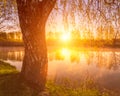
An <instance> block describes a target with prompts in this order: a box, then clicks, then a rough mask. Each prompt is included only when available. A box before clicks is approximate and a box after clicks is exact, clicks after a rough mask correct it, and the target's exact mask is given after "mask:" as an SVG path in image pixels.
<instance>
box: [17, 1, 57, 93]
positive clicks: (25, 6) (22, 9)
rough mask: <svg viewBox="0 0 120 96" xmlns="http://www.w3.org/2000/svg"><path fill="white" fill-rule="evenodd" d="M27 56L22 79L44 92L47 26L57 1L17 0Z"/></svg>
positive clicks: (46, 60)
mask: <svg viewBox="0 0 120 96" xmlns="http://www.w3.org/2000/svg"><path fill="white" fill-rule="evenodd" d="M16 1H17V7H18V15H19V21H20V27H21V31H22V34H23V40H24V46H25V56H24V60H23V66H22V71H21V77H22V78H24V79H25V81H27V83H28V84H29V86H32V87H33V88H35V89H37V90H38V91H40V90H43V89H44V87H45V82H46V75H47V66H48V65H47V63H48V59H47V47H46V40H45V25H46V21H47V19H48V16H49V14H50V12H51V11H52V9H53V7H54V5H55V3H56V0H16Z"/></svg>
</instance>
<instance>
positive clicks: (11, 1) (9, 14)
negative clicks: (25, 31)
mask: <svg viewBox="0 0 120 96" xmlns="http://www.w3.org/2000/svg"><path fill="white" fill-rule="evenodd" d="M15 8H16V5H15V0H0V31H8V30H10V29H11V28H12V29H13V28H14V27H15V24H14V23H15V22H16V17H14V15H15V13H16V12H15ZM13 25H14V26H13Z"/></svg>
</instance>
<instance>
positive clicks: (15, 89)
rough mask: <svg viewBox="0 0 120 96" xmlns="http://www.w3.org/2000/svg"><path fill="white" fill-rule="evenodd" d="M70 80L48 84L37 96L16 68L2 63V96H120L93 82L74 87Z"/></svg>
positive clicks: (0, 81)
mask: <svg viewBox="0 0 120 96" xmlns="http://www.w3.org/2000/svg"><path fill="white" fill-rule="evenodd" d="M70 83H72V82H70V81H69V80H67V79H66V80H65V82H64V84H62V85H60V84H57V83H55V82H53V81H48V82H47V83H46V90H45V91H43V92H42V93H40V94H39V95H37V92H35V91H34V90H33V89H32V88H30V87H28V86H27V85H25V84H24V83H23V82H22V81H21V80H20V77H19V72H18V71H17V70H16V68H15V67H14V66H11V65H10V64H8V63H5V62H3V61H0V96H119V95H117V94H115V93H113V92H111V91H109V90H106V89H100V88H99V87H97V86H96V85H95V83H94V82H93V81H92V80H89V79H88V80H86V81H84V83H83V84H82V85H81V86H79V87H76V88H75V87H73V86H72V85H71V84H70Z"/></svg>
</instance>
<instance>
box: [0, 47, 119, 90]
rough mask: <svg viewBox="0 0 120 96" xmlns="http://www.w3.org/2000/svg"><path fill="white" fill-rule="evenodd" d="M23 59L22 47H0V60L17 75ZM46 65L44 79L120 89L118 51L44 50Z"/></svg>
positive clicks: (50, 48)
mask: <svg viewBox="0 0 120 96" xmlns="http://www.w3.org/2000/svg"><path fill="white" fill-rule="evenodd" d="M23 57H24V48H23V47H0V59H1V60H4V61H5V62H9V63H10V64H11V65H14V66H16V68H17V70H19V71H20V70H21V67H22V60H23ZM48 61H49V63H48V79H52V80H54V81H57V82H61V80H62V79H63V78H69V79H70V80H73V81H74V80H76V81H78V82H80V80H81V78H83V77H84V78H88V77H90V78H92V79H94V80H95V81H97V82H98V83H99V84H100V85H101V86H104V87H105V88H109V89H115V90H119V89H120V49H107V48H102V49H90V48H88V49H87V48H69V47H68V48H67V47H63V48H54V47H48Z"/></svg>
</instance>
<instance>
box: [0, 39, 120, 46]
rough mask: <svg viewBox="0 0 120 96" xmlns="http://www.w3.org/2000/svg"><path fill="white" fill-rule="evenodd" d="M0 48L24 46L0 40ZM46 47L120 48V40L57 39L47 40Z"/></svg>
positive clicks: (15, 41)
mask: <svg viewBox="0 0 120 96" xmlns="http://www.w3.org/2000/svg"><path fill="white" fill-rule="evenodd" d="M0 46H8V47H9V46H16V47H17V46H18V47H19V46H24V43H23V41H17V40H5V39H0ZM47 46H59V47H61V46H69V47H71V46H76V47H97V48H120V40H119V39H118V40H116V42H115V43H113V40H79V39H77V40H74V39H73V40H70V41H61V40H58V39H55V40H54V39H49V40H47Z"/></svg>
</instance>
